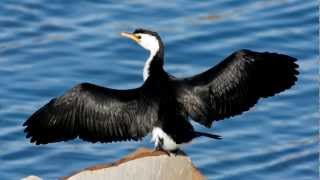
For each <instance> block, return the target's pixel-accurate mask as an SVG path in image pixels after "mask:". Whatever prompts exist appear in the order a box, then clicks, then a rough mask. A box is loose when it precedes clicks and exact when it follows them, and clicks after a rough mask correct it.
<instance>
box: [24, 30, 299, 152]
mask: <svg viewBox="0 0 320 180" xmlns="http://www.w3.org/2000/svg"><path fill="white" fill-rule="evenodd" d="M121 35H122V36H125V37H127V38H129V39H131V40H133V41H134V42H136V43H137V44H139V45H140V46H142V47H143V48H144V49H146V50H148V51H149V52H150V56H149V58H148V59H147V61H146V63H145V66H144V69H143V79H144V83H143V84H142V85H141V86H140V87H138V88H135V89H128V90H116V89H111V88H106V87H101V86H98V85H94V84H91V83H81V84H78V85H76V86H75V87H73V88H72V89H70V90H69V91H67V92H66V93H65V94H64V95H62V96H60V97H56V98H53V99H52V100H51V101H49V102H48V103H47V104H46V105H44V106H43V107H41V108H40V109H39V110H37V111H36V112H35V113H33V114H32V115H31V116H30V117H29V118H28V120H27V121H26V122H25V123H24V126H26V128H25V130H24V131H25V132H26V137H27V138H31V140H30V141H31V142H33V143H36V144H37V145H38V144H47V143H52V142H58V141H67V140H71V139H75V138H77V137H79V138H80V139H83V140H85V141H90V142H114V141H124V140H140V139H142V138H143V137H144V136H146V135H147V134H148V133H150V132H151V133H152V141H154V143H155V147H156V148H159V149H163V150H166V151H175V150H178V149H179V147H180V145H181V144H183V143H187V142H190V141H191V140H192V139H194V138H195V137H199V136H207V137H210V138H214V139H219V138H220V136H219V135H215V134H209V133H203V132H197V131H195V130H194V128H193V126H192V125H191V123H190V122H189V121H188V117H190V118H191V119H192V120H194V121H196V122H198V123H200V124H202V125H204V126H205V127H207V128H209V127H211V124H212V122H214V121H219V120H223V119H225V118H229V117H232V116H235V115H239V114H241V113H242V112H244V111H248V110H249V109H250V108H251V107H252V106H254V105H255V104H256V103H257V101H258V100H259V99H260V98H266V97H269V96H273V95H275V94H277V93H280V92H282V91H284V90H286V89H288V88H290V87H291V86H292V85H294V83H295V81H296V80H297V77H296V76H297V75H298V74H299V73H298V65H297V64H296V63H295V61H296V58H293V57H290V56H288V55H284V54H278V53H269V52H254V51H251V50H246V49H243V50H239V51H236V52H234V53H232V54H231V55H229V56H228V57H227V58H225V59H224V60H223V61H222V62H220V63H219V64H218V65H216V66H214V67H212V68H210V69H208V70H207V71H205V72H202V73H200V74H197V75H195V76H192V77H187V78H176V77H174V76H172V75H169V74H168V73H167V72H165V71H164V69H163V63H164V45H163V42H162V41H161V38H160V36H159V35H158V34H157V33H156V32H153V31H150V30H146V29H136V30H135V31H134V32H133V33H127V32H124V33H121Z"/></svg>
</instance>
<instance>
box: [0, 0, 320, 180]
mask: <svg viewBox="0 0 320 180" xmlns="http://www.w3.org/2000/svg"><path fill="white" fill-rule="evenodd" d="M317 6H318V3H317V1H312V0H306V1H301V0H260V1H254V0H246V1H245V0H243V1H238V0H228V1H222V0H221V1H182V0H179V1H175V2H174V1H169V0H164V1H159V2H156V1H150V0H142V1H136V0H135V1H133V0H128V1H122V2H121V3H120V1H107V0H106V1H103V0H95V1H93V0H92V1H88V0H87V1H85V0H82V1H62V0H56V1H49V0H29V1H20V0H3V1H1V5H0V87H1V89H0V97H1V98H0V144H1V145H0V147H1V150H0V164H1V166H0V176H1V179H19V178H21V177H24V176H27V175H30V174H35V175H38V176H41V177H43V178H45V179H56V178H58V177H61V176H64V175H69V174H70V173H72V172H74V171H76V170H79V169H81V168H84V167H87V166H91V165H95V164H99V163H105V162H111V161H114V160H116V159H119V158H120V157H122V156H123V155H125V154H128V153H130V152H132V151H133V150H135V149H136V148H138V147H141V146H146V147H150V148H152V144H151V143H150V142H149V140H150V138H149V137H147V138H145V139H144V141H142V142H126V143H112V144H91V143H87V142H83V141H80V140H75V141H69V142H62V143H56V144H50V145H45V146H35V145H33V144H30V143H29V142H28V140H27V139H25V135H24V133H23V127H22V126H21V125H22V123H23V122H24V121H25V119H26V118H27V117H28V116H29V115H31V114H32V113H33V112H34V111H35V110H37V109H38V108H40V107H41V106H42V105H44V104H45V103H46V102H47V101H48V100H50V99H51V98H52V97H55V96H58V95H61V94H63V93H64V92H65V91H66V90H68V89H69V88H71V87H72V86H74V85H75V84H77V83H80V82H84V81H87V82H92V83H96V84H100V85H104V86H108V87H112V88H120V89H126V88H133V87H136V86H139V85H141V84H142V68H143V65H144V61H145V59H146V58H147V56H148V54H147V52H146V51H144V50H143V49H142V48H140V47H138V46H137V45H135V44H134V43H132V42H130V41H129V40H127V39H125V38H122V37H120V36H119V33H120V32H121V31H133V30H134V29H135V28H137V27H144V28H151V29H153V30H155V31H157V32H159V33H160V35H161V37H162V39H163V41H164V42H165V46H166V49H165V58H166V62H165V69H166V70H167V71H168V72H169V73H171V74H173V75H175V76H178V77H184V76H189V75H193V74H195V73H199V72H201V71H204V70H205V69H207V68H209V67H211V66H213V65H215V64H217V63H218V62H219V61H220V60H222V59H223V58H224V57H226V56H227V55H229V54H230V53H231V52H233V51H235V50H237V49H241V48H248V49H252V50H256V51H275V52H279V53H285V54H289V55H291V56H294V57H296V58H298V59H299V61H298V64H299V65H300V75H299V81H298V82H297V84H296V85H295V86H294V87H293V88H292V89H290V90H288V91H285V92H283V93H281V94H280V95H278V96H276V97H272V98H269V99H264V100H262V101H260V102H259V103H258V104H257V105H256V106H255V107H254V108H252V109H251V111H250V112H247V113H244V114H243V115H241V116H237V117H234V118H232V119H229V120H225V121H220V122H217V123H215V124H214V125H213V128H211V129H205V128H203V127H201V126H199V125H197V124H194V125H195V127H196V128H197V129H200V130H203V131H208V132H214V133H217V134H220V135H222V136H223V140H221V141H213V140H208V139H206V138H199V139H196V140H195V141H193V143H192V144H190V145H187V146H186V147H185V148H184V151H186V153H187V154H188V155H189V156H190V157H191V159H192V161H193V162H194V164H195V165H196V167H197V168H199V169H200V171H201V172H202V173H203V174H205V176H207V177H208V179H219V180H222V179H223V180H227V179H229V180H230V179H232V180H234V179H237V180H240V179H245V180H247V179H249V180H253V179H254V180H256V179H259V180H260V179H262V180H264V179H265V180H269V179H298V180H301V179H303V180H308V179H310V180H314V179H317V176H318V170H319V165H318V142H319V136H318V119H319V114H318V81H317V74H318V64H317V62H316V60H318V59H319V56H318V49H319V47H318V44H319V40H318V38H319V37H318V26H319V24H318V22H319V21H318V16H319V14H318V7H317ZM270 73H272V72H270Z"/></svg>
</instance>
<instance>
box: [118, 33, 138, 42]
mask: <svg viewBox="0 0 320 180" xmlns="http://www.w3.org/2000/svg"><path fill="white" fill-rule="evenodd" d="M120 34H121V36H124V37H127V38H129V39H131V40H133V41H134V42H136V43H139V42H140V39H139V38H138V37H137V36H136V35H135V34H133V33H128V32H122V33H120Z"/></svg>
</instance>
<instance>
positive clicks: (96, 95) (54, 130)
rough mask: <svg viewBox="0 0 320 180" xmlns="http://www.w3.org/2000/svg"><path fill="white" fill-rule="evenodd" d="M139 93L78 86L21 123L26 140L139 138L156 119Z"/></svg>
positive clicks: (151, 106)
mask: <svg viewBox="0 0 320 180" xmlns="http://www.w3.org/2000/svg"><path fill="white" fill-rule="evenodd" d="M142 91H143V90H142V88H137V89H132V90H114V89H108V88H104V87H99V86H96V85H93V84H89V83H82V84H80V85H77V86H75V87H74V88H72V89H71V90H70V91H68V92H67V93H66V94H64V95H63V96H61V97H58V98H55V99H52V100H51V101H50V102H49V103H48V104H46V105H45V106H43V107H42V108H40V109H39V110H38V111H36V112H35V113H34V114H33V115H31V117H30V118H29V119H28V120H27V121H26V122H25V123H24V126H27V127H26V128H25V132H26V133H27V138H31V140H30V141H31V142H35V143H36V144H46V143H50V142H57V141H66V140H70V139H74V138H76V137H79V138H81V139H83V140H87V141H91V142H97V141H100V142H112V141H121V140H131V139H133V140H138V139H141V138H142V137H144V136H145V135H146V134H148V132H150V130H151V128H152V125H153V123H154V122H155V121H156V120H157V118H158V117H157V105H156V104H154V103H153V102H150V98H143V97H142V95H143V94H144V93H143V92H142ZM145 99H149V101H147V100H145Z"/></svg>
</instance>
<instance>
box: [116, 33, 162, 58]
mask: <svg viewBox="0 0 320 180" xmlns="http://www.w3.org/2000/svg"><path fill="white" fill-rule="evenodd" d="M121 35H122V36H124V37H127V38H129V39H131V40H133V41H134V42H136V43H137V44H139V45H140V46H141V47H143V48H144V49H146V50H148V51H150V52H151V53H152V54H155V53H156V52H158V51H159V49H160V48H161V47H162V41H161V39H160V36H159V35H158V33H156V32H153V31H150V30H146V29H136V30H135V31H134V32H133V33H128V32H122V33H121Z"/></svg>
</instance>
